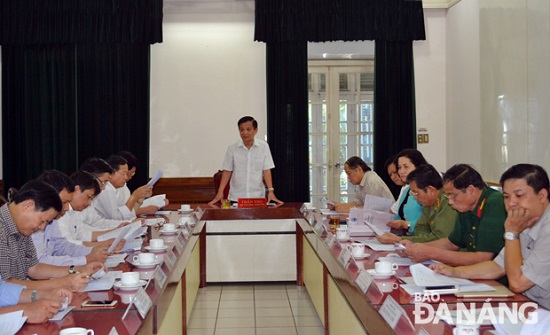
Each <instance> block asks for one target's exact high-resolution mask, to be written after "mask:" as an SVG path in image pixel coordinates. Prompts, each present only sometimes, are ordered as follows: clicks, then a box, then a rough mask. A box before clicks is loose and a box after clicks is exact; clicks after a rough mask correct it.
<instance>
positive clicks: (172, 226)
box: [162, 223, 176, 232]
mask: <svg viewBox="0 0 550 335" xmlns="http://www.w3.org/2000/svg"><path fill="white" fill-rule="evenodd" d="M162 229H163V230H164V231H165V232H172V231H175V230H176V225H175V224H173V223H165V224H164V225H163V226H162Z"/></svg>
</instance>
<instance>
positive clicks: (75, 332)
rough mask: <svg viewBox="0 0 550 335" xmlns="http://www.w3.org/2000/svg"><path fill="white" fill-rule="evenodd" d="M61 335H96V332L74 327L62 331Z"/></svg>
mask: <svg viewBox="0 0 550 335" xmlns="http://www.w3.org/2000/svg"><path fill="white" fill-rule="evenodd" d="M59 335H94V330H93V329H86V328H80V327H72V328H65V329H61V331H60V332H59Z"/></svg>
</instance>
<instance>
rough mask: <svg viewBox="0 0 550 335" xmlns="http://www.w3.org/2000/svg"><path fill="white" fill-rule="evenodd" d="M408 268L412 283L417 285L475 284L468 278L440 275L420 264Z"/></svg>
mask: <svg viewBox="0 0 550 335" xmlns="http://www.w3.org/2000/svg"><path fill="white" fill-rule="evenodd" d="M409 269H410V271H411V274H412V276H413V278H414V283H415V284H416V285H418V286H424V287H426V286H449V285H459V286H460V285H476V283H474V282H473V281H471V280H468V279H462V278H453V277H447V276H444V275H440V274H438V273H435V272H434V271H433V270H432V269H430V268H428V267H427V266H424V265H422V264H415V265H411V267H410V268H409Z"/></svg>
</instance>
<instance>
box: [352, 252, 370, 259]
mask: <svg viewBox="0 0 550 335" xmlns="http://www.w3.org/2000/svg"><path fill="white" fill-rule="evenodd" d="M367 257H370V254H367V253H364V254H362V255H361V256H353V258H354V259H363V258H367Z"/></svg>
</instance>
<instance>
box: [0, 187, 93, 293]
mask: <svg viewBox="0 0 550 335" xmlns="http://www.w3.org/2000/svg"><path fill="white" fill-rule="evenodd" d="M61 210H62V205H61V199H60V198H59V195H58V194H57V193H56V192H55V190H54V189H53V188H52V187H51V186H50V185H47V184H45V183H43V182H40V181H36V180H31V181H29V182H27V183H26V184H25V185H23V186H22V187H21V189H20V190H19V191H17V193H16V194H15V195H14V196H13V201H12V202H10V203H9V204H5V205H4V206H2V207H0V276H1V277H2V278H3V279H4V280H6V281H7V282H11V283H15V284H20V285H24V286H27V288H29V289H52V288H60V287H66V288H68V289H71V290H74V291H78V290H81V289H83V288H84V287H85V286H86V285H87V284H88V281H89V279H88V278H87V277H88V276H89V275H91V274H93V273H95V272H96V271H98V270H99V269H101V268H102V267H103V265H102V264H101V263H99V262H91V263H89V264H87V265H85V266H76V267H75V266H53V265H48V264H41V263H39V262H38V259H37V257H36V249H35V248H34V244H33V242H32V239H31V237H30V235H31V234H32V233H34V232H35V231H37V230H39V229H44V227H45V226H46V225H47V224H49V223H50V222H51V221H52V220H53V219H54V218H55V217H57V215H58V214H59V212H61ZM78 272H80V273H78ZM27 278H31V279H35V280H26V279H27ZM41 279H47V280H41Z"/></svg>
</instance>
